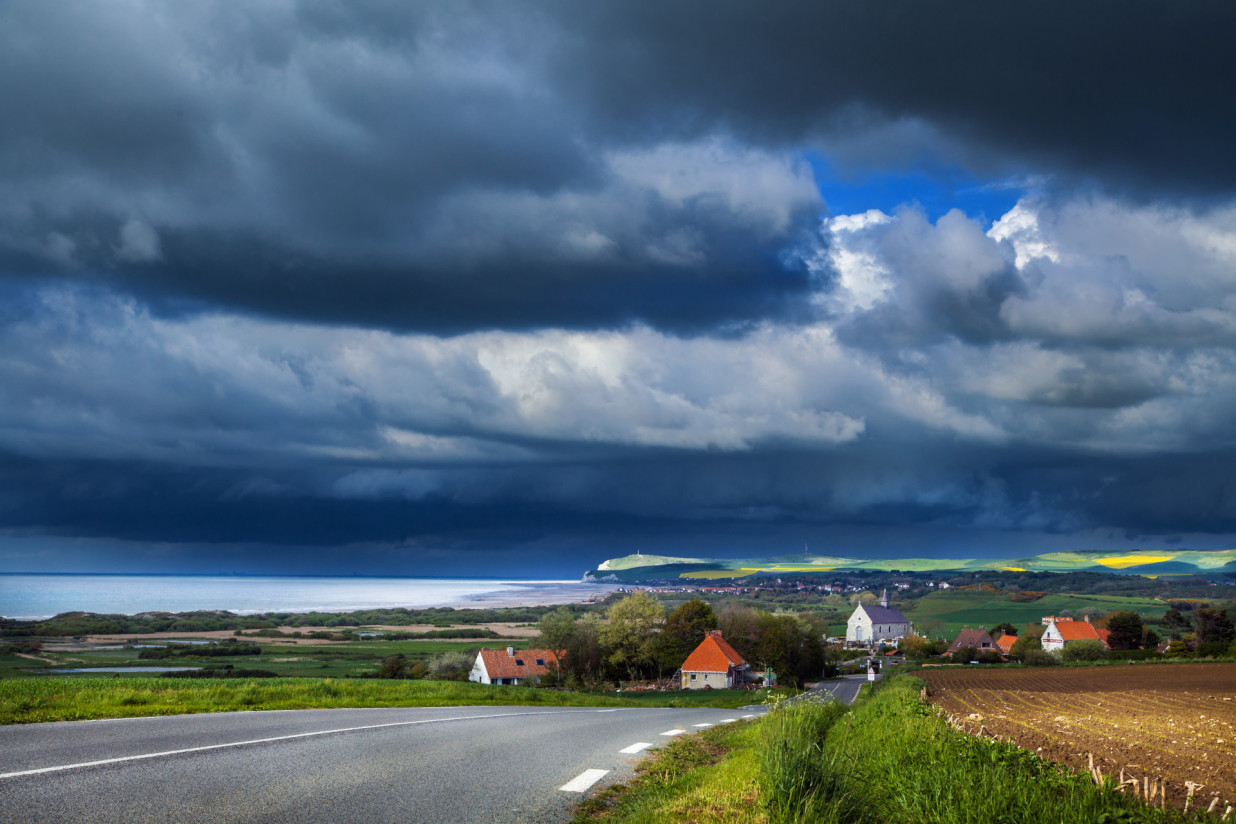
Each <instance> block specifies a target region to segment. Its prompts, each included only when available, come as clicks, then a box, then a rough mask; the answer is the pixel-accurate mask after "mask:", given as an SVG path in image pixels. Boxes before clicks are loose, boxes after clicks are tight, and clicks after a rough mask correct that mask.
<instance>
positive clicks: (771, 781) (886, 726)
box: [577, 675, 1217, 824]
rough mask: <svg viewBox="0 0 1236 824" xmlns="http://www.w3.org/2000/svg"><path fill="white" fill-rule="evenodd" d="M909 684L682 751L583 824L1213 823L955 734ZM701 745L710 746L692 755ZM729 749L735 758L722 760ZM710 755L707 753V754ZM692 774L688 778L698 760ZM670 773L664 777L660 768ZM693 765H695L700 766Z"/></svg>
mask: <svg viewBox="0 0 1236 824" xmlns="http://www.w3.org/2000/svg"><path fill="white" fill-rule="evenodd" d="M921 686H922V684H921V682H920V681H918V680H917V679H915V678H913V677H912V676H906V675H900V676H897V677H894V678H891V679H890V680H889V681H887V682H885V683H884V684H883V685H882V686H881V687H880V688H879V689H878V690H876V691H875V693H874V694H872V695H871V696H870V697H868V698H865V699H862V700H860V702H859V704H858V705H857V706H856V707H855V708H854V709H852V710H847V709H846V708H844V707H840V706H837V705H811V704H806V703H800V704H795V705H789V706H782V707H778V708H776V709H774V710H772V711H771V712H769V713H768V715H766V716H765V717H764V718H763V719H761V720H760V721H758V722H754V723H752V724H748V725H744V726H743V727H741V728H733V729H725V728H721V729H719V730H717V731H713V730H709V731H708V732H709V733H713V734H715V736H716V742H715V743H710V742H709V740H708V739H707V738H706V737H702V740H701V742H700V743H699V744H698V745H695V744H692V743H691V742H690V740H684V741H681V742H675V743H674V744H673V745H671V748H683V749H682V752H683V753H685V754H686V755H682V754H679V753H678V752H674V751H672V749H671V748H667V750H666V751H663V752H662V753H659V754H658V755H657V756H655V757H654V758H656V759H657V760H652V761H650V762H649V765H648V767H647V768H646V769H645V770H644V772H643V775H642V776H641V777H640V778H639V779H637V781H635V782H634V783H633V784H632V785H630V786H629V787H627V788H623V789H618V790H615V791H613V792H611V793H609V794H608V798H609V799H610V801H609V803H604V804H603V803H601V802H595V803H592V804H590V805H585V806H584V807H582V808H581V809H580V813H579V815H578V816H577V822H582V821H605V822H622V824H632V823H633V822H687V821H693V822H694V821H699V822H711V821H715V822H723V821H747V822H755V823H756V824H790V822H820V823H821V824H828V823H829V822H847V824H883V822H889V821H897V822H908V824H989V823H990V822H997V824H1023V822H1024V824H1041V823H1045V824H1078V822H1127V823H1128V824H1162V823H1163V822H1184V821H1199V820H1200V821H1206V820H1217V818H1216V819H1208V818H1206V817H1205V816H1204V815H1202V816H1196V817H1193V816H1186V815H1185V814H1184V813H1182V812H1179V811H1173V810H1166V811H1165V810H1159V809H1154V808H1151V807H1147V806H1145V805H1143V804H1141V803H1140V802H1139V801H1136V800H1135V799H1133V798H1131V797H1129V796H1126V795H1121V794H1118V793H1115V792H1112V791H1111V790H1108V789H1104V788H1100V787H1097V786H1095V784H1094V783H1093V781H1091V780H1090V778H1089V777H1083V776H1079V775H1075V774H1073V773H1071V772H1070V771H1068V770H1067V769H1065V768H1063V767H1061V766H1058V765H1056V764H1053V763H1051V762H1048V761H1045V760H1043V759H1041V758H1039V757H1038V756H1036V755H1034V754H1033V753H1030V752H1027V751H1025V750H1021V749H1018V748H1017V747H1014V746H1012V745H1009V744H1003V743H999V742H995V741H992V740H990V739H983V740H980V739H977V738H972V737H970V736H967V735H964V734H962V733H959V732H957V731H955V730H953V729H952V728H951V727H949V726H948V725H947V724H946V723H945V722H944V721H943V720H942V719H941V718H940V717H939V716H938V715H937V714H936V713H935V712H934V710H932V708H931V707H929V706H926V705H924V704H922V703H920V701H919V697H918V696H919V690H920V689H921ZM692 747H698V748H699V749H697V750H692V749H691V748H692ZM718 749H721V750H724V752H721V753H717V752H716V751H717V750H718ZM699 750H703V755H706V756H707V758H705V757H703V755H701V754H700V752H699ZM693 752H694V753H695V756H694V761H695V762H696V763H695V764H694V765H693V766H692V767H691V768H690V769H687V770H683V769H679V768H678V767H680V766H681V765H683V764H688V765H689V762H690V761H691V760H692V758H691V757H689V756H690V755H691V754H692V753H693ZM662 758H665V759H667V763H668V765H669V768H668V769H666V770H665V773H666V776H665V777H664V778H661V777H660V776H659V770H660V769H661V768H660V767H659V766H658V762H659V760H660V759H662ZM689 766H690V765H689Z"/></svg>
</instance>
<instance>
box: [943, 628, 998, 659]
mask: <svg viewBox="0 0 1236 824" xmlns="http://www.w3.org/2000/svg"><path fill="white" fill-rule="evenodd" d="M962 647H974V648H975V649H977V650H985V649H991V650H994V649H996V648H997V647H996V642H995V641H994V640H992V637H991V634H990V633H989V632H988V631H987V630H985V629H969V628H967V629H963V630H962V631H961V634H960V635H958V636H957V640H955V641H954V642H953V643H951V644H949V647H948V650H947V651H946V652H945V653H944V654H945V655H947V656H948V657H949V658H952V657H953V653H955V652H956V651H957V650H959V649H961V648H962Z"/></svg>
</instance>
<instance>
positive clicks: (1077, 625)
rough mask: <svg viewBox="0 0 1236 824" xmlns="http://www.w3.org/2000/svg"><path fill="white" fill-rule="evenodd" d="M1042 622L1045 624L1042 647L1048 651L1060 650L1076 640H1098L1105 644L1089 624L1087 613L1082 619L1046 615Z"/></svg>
mask: <svg viewBox="0 0 1236 824" xmlns="http://www.w3.org/2000/svg"><path fill="white" fill-rule="evenodd" d="M1043 623H1044V624H1046V625H1047V629H1046V630H1045V631H1044V632H1043V649H1045V650H1047V651H1048V652H1060V651H1061V650H1063V649H1064V648H1065V647H1067V646H1068V645H1069V644H1072V643H1075V642H1077V641H1098V642H1099V643H1100V644H1102V645H1103V646H1107V641H1106V640H1104V638H1103V636H1102V635H1100V634H1099V631H1098V630H1097V629H1095V628H1094V626H1093V625H1091V623H1090V616H1089V615H1087V616H1086V618H1085V620H1083V621H1074V620H1073V619H1072V618H1057V617H1056V616H1054V615H1048V616H1047V617H1045V618H1044V619H1043Z"/></svg>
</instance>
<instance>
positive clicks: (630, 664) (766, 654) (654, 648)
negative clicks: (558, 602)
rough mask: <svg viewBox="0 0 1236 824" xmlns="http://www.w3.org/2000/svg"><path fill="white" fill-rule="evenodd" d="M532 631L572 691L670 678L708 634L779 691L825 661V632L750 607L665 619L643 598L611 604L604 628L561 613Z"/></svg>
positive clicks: (691, 608) (589, 618) (695, 610)
mask: <svg viewBox="0 0 1236 824" xmlns="http://www.w3.org/2000/svg"><path fill="white" fill-rule="evenodd" d="M538 628H539V629H540V633H541V634H540V639H539V645H540V646H541V647H543V648H545V649H553V650H563V651H565V656H564V658H563V663H562V666H561V668H560V671H559V677H560V679H561V680H562V681H563V682H564V683H568V684H571V685H574V686H591V685H596V684H600V683H603V682H612V681H616V680H641V679H662V678H666V677H669V676H672V675H673V674H674V673H675V672H677V670H678V669H679V668H680V667H681V666H682V664H683V661H685V660H686V658H687V656H688V655H690V654H691V652H692V650H694V649H695V648H696V647H697V646H699V644H700V642H701V641H703V640H704V634H705V633H706V632H707V631H709V630H714V629H720V630H721V633H722V635H723V636H724V638H725V640H726V641H728V642H729V643H730V645H731V646H733V647H734V649H735V650H736V651H737V652H738V654H739V655H741V656H743V658H744V659H746V661H747V663H749V664H750V665H751V667H752V669H753V670H757V671H763V670H766V669H771V670H772V671H774V672H775V673H777V676H778V678H779V679H780V681H781V683H783V684H785V683H791V682H797V681H799V680H802V679H808V678H818V677H819V676H820V673H821V672H822V671H823V669H824V665H825V663H826V658H827V655H826V651H825V647H824V644H823V637H824V635H825V630H826V627H825V626H823V624H822V623H819V622H818V621H813V620H812V617H811V616H809V615H776V614H773V613H769V612H764V611H762V610H757V609H752V608H750V607H727V608H725V609H723V610H721V613H720V614H719V615H718V614H717V613H716V612H714V611H713V608H712V607H711V606H709V605H708V604H707V603H706V602H704V601H701V600H698V599H697V600H692V601H687V602H686V603H685V604H683V605H682V606H680V607H678V608H677V609H675V610H673V611H672V612H670V613H669V614H668V615H667V614H666V612H665V608H664V607H663V606H662V605H661V604H660V603H659V602H658V601H657V600H656V599H655V598H653V597H652V596H650V595H648V594H647V593H643V592H636V593H633V594H631V595H629V596H627V597H626V598H623V599H622V600H620V601H617V602H615V603H614V604H613V605H611V606H610V607H609V609H608V610H607V611H606V613H605V619H604V620H602V619H601V617H600V616H599V615H597V614H596V613H585V614H583V615H578V614H576V613H574V612H572V611H571V610H569V609H566V608H562V609H558V610H556V611H554V612H551V613H549V614H548V615H546V616H545V617H543V618H542V619H541V621H540V623H539V625H538Z"/></svg>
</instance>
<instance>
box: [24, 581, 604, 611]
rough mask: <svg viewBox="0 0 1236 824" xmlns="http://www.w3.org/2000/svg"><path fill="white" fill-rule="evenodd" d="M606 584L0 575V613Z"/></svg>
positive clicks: (511, 599) (412, 604) (237, 607)
mask: <svg viewBox="0 0 1236 824" xmlns="http://www.w3.org/2000/svg"><path fill="white" fill-rule="evenodd" d="M612 589H613V587H612V586H606V585H599V584H584V583H580V582H579V581H578V580H575V581H567V580H543V579H517V578H502V579H498V578H493V579H488V578H412V577H406V578H403V577H391V576H321V575H168V574H125V573H0V616H3V617H4V618H8V619H15V620H25V621H29V620H41V619H46V618H51V617H52V616H54V615H59V614H60V613H64V612H94V613H100V614H121V615H136V614H138V613H142V612H192V611H196V610H224V611H227V612H232V613H235V614H237V615H252V614H255V613H263V612H352V611H355V610H361V609H390V608H399V607H403V608H407V609H421V608H426V607H445V606H454V607H485V606H513V605H519V604H524V603H526V604H547V603H567V602H570V601H583V600H587V599H588V598H589V597H591V596H592V595H598V594H604V593H606V592H609V591H611V590H612Z"/></svg>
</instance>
